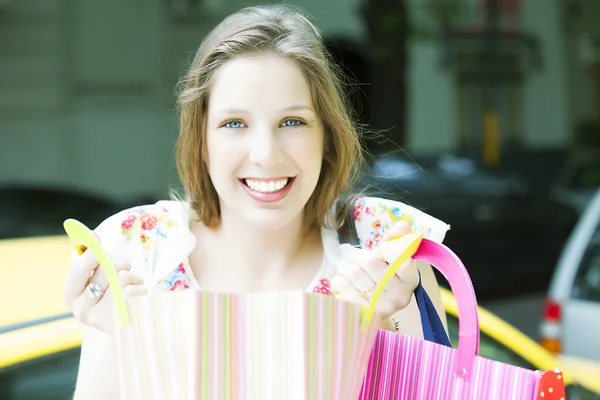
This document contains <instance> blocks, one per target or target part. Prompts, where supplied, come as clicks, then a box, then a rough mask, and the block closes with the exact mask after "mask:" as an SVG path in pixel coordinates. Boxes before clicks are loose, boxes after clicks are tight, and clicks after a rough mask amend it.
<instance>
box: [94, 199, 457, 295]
mask: <svg viewBox="0 0 600 400" xmlns="http://www.w3.org/2000/svg"><path fill="white" fill-rule="evenodd" d="M188 210H189V209H188V205H187V204H186V203H183V202H179V201H159V202H157V203H156V204H152V205H146V206H139V207H134V208H130V209H127V210H123V211H121V212H119V213H117V214H115V215H113V216H111V217H109V218H107V219H106V220H105V221H104V222H102V223H101V224H100V226H98V228H97V229H96V230H95V231H96V233H97V234H98V236H99V237H100V242H101V243H102V245H103V247H104V249H105V250H106V252H107V253H108V254H109V255H110V256H111V257H112V259H113V262H115V263H130V264H131V271H132V272H134V273H136V274H138V275H139V276H141V277H142V279H143V280H144V284H145V285H146V286H147V287H148V288H149V291H150V293H154V292H157V291H164V290H182V289H187V288H193V289H197V290H200V289H201V288H200V285H199V284H198V281H197V280H196V277H195V276H194V275H193V272H192V269H191V268H190V266H189V262H188V256H189V254H190V253H191V252H192V250H193V249H194V247H195V245H196V238H195V236H194V235H193V234H192V232H191V231H190V226H189V225H190V217H189V212H188ZM401 220H406V221H408V222H409V223H410V225H411V228H412V229H413V230H417V229H422V228H423V229H424V230H425V237H426V238H428V239H430V240H433V241H436V242H439V243H441V242H442V241H443V240H444V237H445V235H446V232H447V231H448V230H449V229H450V226H449V225H447V224H445V223H444V222H442V221H440V220H438V219H436V218H433V217H431V216H429V215H427V214H425V213H423V212H421V211H419V210H417V209H415V208H413V207H410V206H408V205H406V204H403V203H401V202H398V201H391V200H384V199H380V198H375V197H361V198H358V199H357V200H356V203H355V205H354V223H355V226H356V233H357V235H358V238H359V241H360V244H361V246H362V247H363V248H365V249H372V248H375V247H377V246H378V245H379V244H380V242H381V240H382V238H383V235H384V234H385V232H386V231H387V230H389V229H390V228H391V227H392V226H393V225H394V224H395V223H396V222H398V221H401ZM321 233H322V239H323V249H324V257H323V263H322V265H321V267H320V269H319V271H318V273H317V275H316V276H315V277H314V279H313V281H312V282H311V284H310V286H309V287H308V288H307V291H314V292H321V293H325V294H329V280H330V279H331V278H332V277H333V276H334V275H335V272H336V267H335V266H336V261H337V260H339V258H340V257H339V254H340V252H339V246H340V242H339V238H338V234H337V232H336V231H335V230H332V229H329V228H326V227H323V228H321Z"/></svg>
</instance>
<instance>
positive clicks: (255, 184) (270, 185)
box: [240, 178, 294, 193]
mask: <svg viewBox="0 0 600 400" xmlns="http://www.w3.org/2000/svg"><path fill="white" fill-rule="evenodd" d="M293 180H294V178H281V179H270V180H263V179H252V178H244V179H240V181H242V183H243V184H244V185H246V186H247V187H248V188H250V189H251V190H253V191H255V192H259V193H276V192H279V191H281V190H283V189H285V188H286V187H287V186H288V185H289V184H290V183H292V181H293Z"/></svg>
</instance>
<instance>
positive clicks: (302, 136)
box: [206, 55, 324, 229]
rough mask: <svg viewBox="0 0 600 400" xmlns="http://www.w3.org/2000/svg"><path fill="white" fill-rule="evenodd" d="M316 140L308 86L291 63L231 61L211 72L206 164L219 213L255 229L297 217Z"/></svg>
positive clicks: (315, 166)
mask: <svg viewBox="0 0 600 400" xmlns="http://www.w3.org/2000/svg"><path fill="white" fill-rule="evenodd" d="M323 140H324V132H323V124H322V121H321V119H320V118H319V116H318V115H317V114H316V112H315V109H314V105H313V102H312V96H311V92H310V89H309V86H308V83H307V82H306V79H305V78H304V75H303V74H302V71H301V70H300V69H299V68H298V66H297V65H296V64H295V63H294V62H293V61H291V60H289V59H287V58H283V57H278V56H272V55H262V56H255V57H243V58H235V59H232V60H229V61H227V62H226V63H225V64H224V65H223V66H222V67H221V68H220V69H219V70H218V71H217V73H216V75H215V77H214V80H213V82H212V87H211V92H210V96H209V101H208V120H207V127H206V150H207V153H206V155H207V160H206V164H207V166H208V172H209V174H210V177H211V180H212V183H213V185H214V187H215V189H216V191H217V193H218V195H219V201H220V205H221V213H222V216H223V217H224V218H229V217H230V215H231V216H233V217H234V218H239V219H241V220H243V221H245V222H246V223H249V224H252V225H255V226H256V227H257V228H262V229H278V228H282V227H284V226H286V225H287V224H289V223H290V222H292V221H293V220H294V219H295V218H302V210H303V208H304V206H305V205H306V203H307V202H308V200H309V198H310V196H311V195H312V194H313V192H314V190H315V187H316V186H317V182H318V180H319V175H320V172H321V163H322V159H323ZM240 222H241V221H240Z"/></svg>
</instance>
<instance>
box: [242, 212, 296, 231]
mask: <svg viewBox="0 0 600 400" xmlns="http://www.w3.org/2000/svg"><path fill="white" fill-rule="evenodd" d="M240 211H241V213H240V214H241V215H240V219H242V220H243V221H245V222H246V223H247V224H248V225H250V226H252V227H254V228H255V229H257V230H261V231H278V230H282V229H285V228H286V227H287V226H289V225H290V224H291V223H293V222H294V221H295V220H296V218H302V210H291V209H288V208H278V209H258V210H257V209H247V210H243V211H242V210H240Z"/></svg>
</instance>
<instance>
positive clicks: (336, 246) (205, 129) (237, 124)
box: [65, 5, 447, 399]
mask: <svg viewBox="0 0 600 400" xmlns="http://www.w3.org/2000/svg"><path fill="white" fill-rule="evenodd" d="M179 100H180V112H181V132H180V136H179V141H178V143H177V159H178V160H177V161H178V162H177V166H178V169H179V173H180V177H181V180H182V182H183V185H184V187H185V191H186V198H187V200H186V201H161V202H158V203H157V204H154V205H149V206H143V207H137V208H133V209H129V210H124V211H122V212H120V213H118V214H116V215H114V216H112V217H110V218H108V219H107V220H106V221H105V222H103V223H102V224H101V225H100V226H99V227H98V228H97V229H96V233H97V235H98V236H99V238H100V241H101V243H102V244H103V247H104V248H105V249H106V250H107V252H108V253H109V254H110V255H111V256H112V258H113V261H114V262H115V264H117V265H119V267H118V269H119V277H120V280H121V283H122V285H123V286H124V293H125V295H126V296H128V297H129V296H136V295H141V294H145V293H148V292H150V293H154V292H157V291H161V290H186V289H189V288H191V289H197V290H200V289H204V290H211V291H226V292H255V291H268V290H288V289H298V288H308V290H309V291H313V292H321V293H324V294H330V293H336V294H337V295H338V296H339V297H340V298H342V299H345V300H348V301H353V302H357V303H362V304H366V303H367V302H368V300H369V295H370V291H371V290H372V289H373V288H374V286H375V284H376V282H378V281H379V279H380V278H381V277H382V276H383V273H384V271H385V268H386V267H387V264H386V262H385V261H388V262H391V261H393V259H391V258H393V257H389V258H390V259H388V260H385V261H384V260H382V259H381V258H380V257H378V256H377V255H376V254H375V253H374V252H371V251H369V249H371V248H375V247H376V246H377V245H378V244H379V243H381V242H382V241H385V240H387V239H389V238H392V237H395V236H399V235H402V234H405V233H407V232H408V231H409V230H410V229H411V224H409V223H408V222H407V220H408V219H409V218H408V217H407V214H406V213H407V212H408V211H410V213H411V215H410V221H411V222H412V227H413V228H414V227H415V226H421V227H424V228H427V229H428V232H429V233H428V234H429V237H430V238H432V239H434V240H438V241H441V240H442V239H443V236H444V234H445V232H446V230H447V226H446V225H445V224H443V223H441V222H440V221H438V220H435V219H434V218H432V217H429V216H427V215H425V214H422V213H419V212H418V211H416V210H412V209H409V208H408V207H407V206H405V205H403V204H401V203H397V202H391V201H386V200H381V199H373V198H358V199H357V200H356V202H355V203H354V204H352V206H353V207H354V219H355V227H356V230H357V234H358V237H359V239H360V241H361V244H362V247H363V249H360V248H355V247H352V246H349V245H340V243H339V241H338V236H337V234H336V228H337V227H338V224H337V221H335V220H334V218H333V217H332V216H333V212H332V207H333V205H334V202H335V200H336V199H337V198H338V197H339V196H340V194H341V192H342V191H343V190H345V189H347V188H348V187H349V186H350V184H351V182H352V178H353V177H354V174H355V172H356V171H357V168H358V166H359V165H360V160H361V149H360V144H359V139H358V134H357V132H356V130H355V128H354V126H353V124H352V120H351V117H350V115H349V107H348V106H347V104H346V102H345V99H344V97H343V95H342V86H341V81H340V78H339V77H338V75H337V74H336V72H335V71H334V69H333V66H332V64H330V62H329V59H328V57H327V56H326V53H325V50H324V47H323V44H322V42H321V39H320V36H319V34H318V32H317V30H316V29H315V27H314V26H313V25H312V24H311V23H310V22H309V21H308V20H307V19H306V17H304V16H302V15H301V14H300V13H298V12H296V11H295V10H293V9H291V8H289V7H286V6H281V5H271V6H267V7H251V8H246V9H243V10H241V11H239V12H237V13H235V14H233V15H231V16H230V17H228V18H227V19H225V20H224V21H223V22H222V23H221V24H220V25H219V26H217V27H216V29H215V30H214V31H213V32H211V33H210V34H209V35H208V36H207V38H206V39H205V41H204V42H203V43H202V45H201V46H200V48H199V50H198V52H197V54H196V57H195V59H194V60H193V63H192V65H191V67H190V69H189V72H188V73H187V75H186V77H185V79H184V81H183V89H182V91H181V94H180V99H179ZM97 266H98V262H97V260H96V259H95V258H94V256H93V255H92V254H91V253H90V252H87V251H86V252H84V253H83V254H82V255H75V256H74V262H73V267H72V269H71V272H70V275H69V278H68V282H67V285H66V288H65V300H66V302H67V304H69V306H70V307H71V308H72V310H73V312H74V314H75V316H76V317H77V318H78V319H80V320H81V321H82V322H83V323H84V324H85V325H86V328H85V333H84V339H83V344H82V353H81V364H80V369H79V376H78V381H77V388H76V398H84V399H94V398H102V399H105V398H115V397H116V376H115V371H116V366H115V361H114V358H113V355H112V353H113V351H112V343H111V336H110V335H111V332H112V329H113V328H112V326H111V318H110V311H111V310H110V302H111V299H110V291H106V289H107V282H106V278H105V277H104V276H103V274H102V271H101V270H100V269H97ZM419 272H420V277H421V281H422V284H423V286H424V287H425V289H426V290H428V292H429V293H430V295H432V297H433V299H434V304H435V305H436V307H437V310H438V312H439V313H440V314H441V315H443V309H442V306H441V301H440V296H439V290H438V287H437V282H436V280H435V277H434V275H433V273H432V270H431V267H430V266H428V265H420V266H419V268H418V270H417V267H416V266H415V263H414V262H408V263H407V264H406V265H404V266H403V267H402V268H401V270H400V272H399V273H398V276H397V277H396V278H395V280H393V281H392V282H391V283H390V284H389V285H388V286H387V288H386V292H385V294H384V296H382V298H381V300H380V301H379V303H378V311H379V312H381V313H383V314H384V315H385V316H386V317H387V318H386V322H385V324H384V326H383V328H386V329H392V330H393V329H400V330H402V331H403V333H406V334H411V335H415V336H421V335H422V333H421V331H420V326H421V324H420V320H419V314H418V312H417V310H416V307H415V305H414V304H413V302H412V301H411V299H412V296H413V291H414V290H415V288H416V287H417V285H418V283H419ZM105 291H106V292H105ZM392 318H393V319H392Z"/></svg>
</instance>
